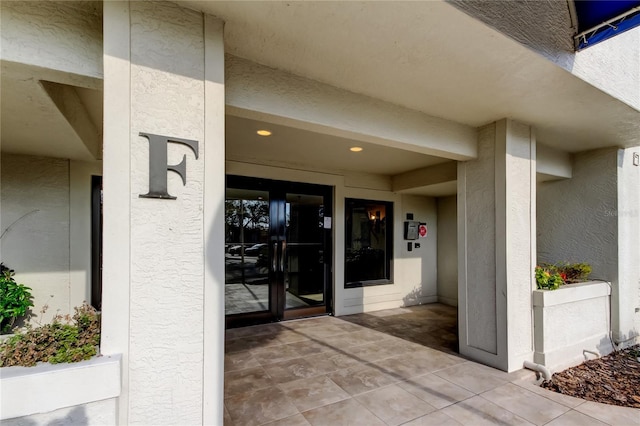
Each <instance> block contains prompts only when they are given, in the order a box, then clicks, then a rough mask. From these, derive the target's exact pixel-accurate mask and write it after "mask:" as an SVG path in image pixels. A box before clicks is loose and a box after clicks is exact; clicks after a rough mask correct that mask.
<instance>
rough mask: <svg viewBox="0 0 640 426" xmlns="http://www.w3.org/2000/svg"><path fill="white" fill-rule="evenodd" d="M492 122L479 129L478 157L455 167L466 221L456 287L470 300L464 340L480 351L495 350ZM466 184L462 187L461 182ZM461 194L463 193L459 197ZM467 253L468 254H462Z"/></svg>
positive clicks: (461, 214)
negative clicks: (459, 282) (467, 274)
mask: <svg viewBox="0 0 640 426" xmlns="http://www.w3.org/2000/svg"><path fill="white" fill-rule="evenodd" d="M495 139H496V128H495V124H491V125H488V126H485V127H483V128H482V129H480V131H479V134H478V152H479V155H478V159H477V160H475V161H469V162H466V163H459V164H458V168H460V167H464V169H465V175H464V178H463V179H461V178H460V177H461V176H460V172H459V174H458V197H459V198H458V217H459V218H460V219H459V220H462V218H464V220H466V221H468V222H469V223H468V225H466V227H467V228H469V230H468V232H467V235H465V233H464V232H461V229H460V225H458V241H459V242H460V244H458V249H459V250H461V249H462V248H463V247H464V251H459V252H458V256H459V262H463V265H465V266H464V267H463V268H462V270H461V269H460V268H458V270H459V272H460V273H462V274H463V275H462V276H459V277H458V279H459V280H464V285H463V286H459V287H458V288H459V291H460V292H462V291H464V292H465V294H466V298H467V299H468V300H469V303H468V307H463V309H467V310H468V314H467V315H468V316H469V318H473V320H471V321H469V322H468V324H467V335H468V339H469V340H468V342H467V344H468V345H469V346H471V347H475V348H478V349H480V350H482V351H485V352H488V353H492V354H497V351H498V347H497V346H498V342H497V335H498V331H497V324H496V320H495V318H496V310H497V304H496V253H495V246H496V220H495V204H496V194H495V179H496V177H495V173H496V172H495V155H496V153H495V145H494V144H495ZM463 183H464V184H465V186H464V187H463V190H462V191H461V184H463ZM460 197H464V200H461V199H460ZM466 204H468V205H470V206H472V209H473V212H472V213H471V214H469V215H466V212H465V210H464V206H465V205H466ZM465 253H468V256H466V255H465ZM466 270H468V271H471V272H470V279H471V280H472V281H471V282H470V284H471V285H469V286H468V287H467V283H466V277H465V275H464V272H463V271H466Z"/></svg>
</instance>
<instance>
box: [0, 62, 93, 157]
mask: <svg viewBox="0 0 640 426" xmlns="http://www.w3.org/2000/svg"><path fill="white" fill-rule="evenodd" d="M51 82H53V83H54V84H55V83H57V84H55V87H56V93H63V95H61V97H59V98H58V99H57V100H59V101H61V102H62V103H58V104H56V102H55V101H54V99H52V97H51V95H52V94H53V93H52V92H48V91H47V90H46V89H45V88H46V87H50V86H51ZM101 88H102V82H101V81H100V80H97V79H92V78H89V77H81V76H74V75H70V74H68V73H63V72H57V71H53V70H49V69H43V68H39V67H34V66H29V65H24V64H17V63H14V62H7V61H2V72H1V76H0V90H1V93H2V98H1V100H0V102H1V107H0V112H1V114H0V122H1V123H2V128H1V136H0V137H1V140H2V152H8V153H14V154H24V155H37V156H45V157H54V158H69V159H72V160H84V161H91V160H95V159H96V158H99V157H100V154H101V132H102V91H101V90H100V89H101ZM69 93H71V95H70V96H69ZM70 97H71V99H70ZM60 106H62V107H63V109H64V108H65V107H66V108H67V109H66V110H65V112H68V113H72V116H69V115H67V116H66V117H65V114H64V112H63V111H61V110H60V109H59V107H60ZM71 108H76V109H74V110H72V109H71ZM69 118H71V121H69V120H68V119H69ZM83 121H84V122H83ZM83 125H88V126H89V127H91V128H92V130H93V133H94V134H93V135H92V136H93V138H92V139H91V141H88V140H87V136H88V135H87V133H86V132H84V131H83V129H86V127H83ZM92 144H93V146H92Z"/></svg>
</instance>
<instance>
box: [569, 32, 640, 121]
mask: <svg viewBox="0 0 640 426" xmlns="http://www.w3.org/2000/svg"><path fill="white" fill-rule="evenodd" d="M568 69H569V71H571V72H572V73H573V74H574V75H576V76H578V77H580V78H582V79H583V80H585V81H587V82H589V83H591V84H593V85H594V86H596V87H598V88H599V89H601V90H603V91H605V92H607V93H608V94H610V95H611V96H613V97H615V98H617V99H620V100H621V101H623V102H626V103H627V104H629V105H631V106H632V107H634V108H635V109H637V110H640V72H638V70H639V69H640V28H638V27H636V28H634V29H632V30H629V31H627V32H624V33H622V34H619V35H617V36H615V37H613V38H611V39H609V40H607V41H605V42H602V43H599V44H596V45H595V46H591V47H589V48H587V49H584V50H581V51H580V52H577V53H576V55H575V58H574V60H573V64H572V66H571V67H570V68H568Z"/></svg>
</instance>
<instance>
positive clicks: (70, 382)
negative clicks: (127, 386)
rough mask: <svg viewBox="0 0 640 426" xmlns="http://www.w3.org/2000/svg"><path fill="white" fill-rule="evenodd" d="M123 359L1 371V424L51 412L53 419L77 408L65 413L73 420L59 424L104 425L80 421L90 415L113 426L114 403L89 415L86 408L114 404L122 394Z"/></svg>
mask: <svg viewBox="0 0 640 426" xmlns="http://www.w3.org/2000/svg"><path fill="white" fill-rule="evenodd" d="M120 360H121V356H120V355H115V356H100V357H93V358H91V359H89V360H86V361H80V362H75V363H62V364H48V363H40V364H38V365H36V366H34V367H20V366H14V367H4V368H2V378H1V379H0V391H1V392H2V399H1V400H0V403H1V404H2V407H1V409H0V418H1V419H2V423H3V424H4V421H5V419H8V418H12V419H13V418H16V419H17V418H25V417H26V418H29V417H28V416H33V415H38V414H40V413H50V415H49V416H48V418H49V419H53V418H56V417H60V415H61V412H60V409H63V408H65V407H75V408H77V409H76V410H73V411H71V412H68V413H66V414H68V415H69V416H70V418H69V419H68V420H67V421H62V422H61V423H60V424H103V423H101V422H100V421H98V420H97V419H96V420H93V419H91V421H89V420H87V421H84V422H82V421H81V420H82V419H83V418H85V419H87V417H88V416H89V415H91V416H93V415H95V416H98V417H99V418H102V419H104V420H105V421H106V423H105V424H114V420H115V413H116V407H115V404H109V405H108V406H106V407H101V406H99V405H97V406H94V408H96V409H95V410H91V412H90V413H87V411H86V410H85V409H84V408H83V407H84V406H87V407H92V404H94V403H95V402H97V401H105V400H112V401H113V400H114V399H115V398H117V397H118V396H119V395H120V390H121V382H120ZM62 413H64V412H62ZM72 419H74V420H75V422H74V421H71V420H72ZM26 424H29V423H26Z"/></svg>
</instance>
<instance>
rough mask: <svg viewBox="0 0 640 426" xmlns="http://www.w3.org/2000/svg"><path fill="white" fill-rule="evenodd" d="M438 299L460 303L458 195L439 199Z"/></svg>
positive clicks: (446, 302)
mask: <svg viewBox="0 0 640 426" xmlns="http://www.w3.org/2000/svg"><path fill="white" fill-rule="evenodd" d="M437 204H438V301H439V302H441V303H445V304H447V305H452V306H457V305H458V222H457V219H456V214H457V213H456V211H457V210H456V209H457V200H456V196H452V197H442V198H438V199H437Z"/></svg>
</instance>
